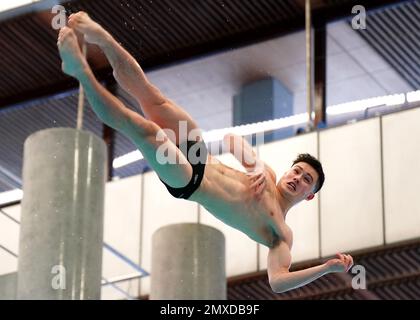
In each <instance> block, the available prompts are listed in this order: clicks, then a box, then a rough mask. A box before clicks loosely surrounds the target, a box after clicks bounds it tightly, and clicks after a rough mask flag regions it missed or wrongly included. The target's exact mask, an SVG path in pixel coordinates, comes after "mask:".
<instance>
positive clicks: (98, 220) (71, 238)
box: [17, 128, 107, 300]
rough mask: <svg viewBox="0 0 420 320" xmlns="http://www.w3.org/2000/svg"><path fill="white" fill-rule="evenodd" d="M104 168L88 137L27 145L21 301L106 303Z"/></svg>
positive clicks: (60, 131) (71, 133) (66, 131)
mask: <svg viewBox="0 0 420 320" xmlns="http://www.w3.org/2000/svg"><path fill="white" fill-rule="evenodd" d="M106 162H107V157H106V146H105V143H104V142H103V140H102V139H100V138H98V137H97V136H95V135H93V134H91V133H89V132H86V131H78V130H75V129H71V128H54V129H47V130H42V131H39V132H36V133H34V134H32V135H31V136H30V137H29V138H27V140H26V141H25V146H24V164H23V200H22V217H21V230H20V242H19V259H18V280H17V282H18V285H17V299H48V300H61V299H63V300H64V299H65V300H67V299H100V292H101V275H102V243H103V212H104V191H105V182H106V172H107V171H106V168H107V166H106Z"/></svg>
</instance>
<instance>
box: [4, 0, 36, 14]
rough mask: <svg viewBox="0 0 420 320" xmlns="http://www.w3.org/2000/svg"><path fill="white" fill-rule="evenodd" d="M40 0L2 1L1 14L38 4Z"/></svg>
mask: <svg viewBox="0 0 420 320" xmlns="http://www.w3.org/2000/svg"><path fill="white" fill-rule="evenodd" d="M38 1H40V0H1V1H0V12H1V11H7V10H11V9H15V8H17V7H22V6H24V5H27V4H30V3H33V2H38Z"/></svg>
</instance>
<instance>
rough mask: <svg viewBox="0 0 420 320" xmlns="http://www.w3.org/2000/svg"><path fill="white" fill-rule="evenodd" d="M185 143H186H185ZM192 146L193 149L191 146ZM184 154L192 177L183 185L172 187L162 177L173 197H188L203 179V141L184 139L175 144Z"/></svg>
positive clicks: (205, 158)
mask: <svg viewBox="0 0 420 320" xmlns="http://www.w3.org/2000/svg"><path fill="white" fill-rule="evenodd" d="M185 144H186V145H185ZM193 146H194V148H193V150H191V148H192V147H193ZM177 147H178V148H179V149H180V150H181V151H182V152H183V153H184V155H185V156H186V158H187V160H188V162H189V163H190V164H191V167H192V177H191V180H190V182H188V184H187V185H186V186H185V187H181V188H173V187H171V186H169V185H168V184H166V183H165V182H164V181H163V180H162V179H160V181H162V183H163V184H164V185H165V186H166V189H168V191H169V193H170V194H171V195H172V196H174V197H175V198H182V199H188V198H189V197H190V196H191V195H192V194H193V193H194V192H195V190H197V189H198V187H199V186H200V183H201V181H202V180H203V176H204V170H205V167H206V161H207V147H206V144H205V143H204V141H198V142H197V141H191V140H188V141H185V142H184V143H183V144H181V146H177Z"/></svg>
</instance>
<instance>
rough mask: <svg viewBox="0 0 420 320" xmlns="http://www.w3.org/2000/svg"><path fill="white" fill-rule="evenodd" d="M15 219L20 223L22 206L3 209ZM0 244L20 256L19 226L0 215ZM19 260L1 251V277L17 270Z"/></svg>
mask: <svg viewBox="0 0 420 320" xmlns="http://www.w3.org/2000/svg"><path fill="white" fill-rule="evenodd" d="M1 210H2V211H3V212H5V213H6V214H7V215H9V216H11V217H12V218H13V219H15V220H17V221H20V205H15V206H10V207H7V208H3V209H1ZM0 244H1V245H2V246H4V247H6V248H7V249H9V250H10V251H12V252H13V253H15V254H17V255H19V225H18V224H17V223H16V222H14V221H12V220H11V219H9V218H7V217H6V216H5V215H3V214H0ZM17 262H18V261H17V258H16V257H14V256H13V255H11V254H9V253H7V252H6V251H4V250H2V249H0V275H2V274H6V273H11V272H15V271H16V270H17Z"/></svg>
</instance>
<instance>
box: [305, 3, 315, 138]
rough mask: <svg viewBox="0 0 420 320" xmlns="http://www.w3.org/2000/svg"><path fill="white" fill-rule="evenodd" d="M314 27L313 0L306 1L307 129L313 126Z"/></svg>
mask: <svg viewBox="0 0 420 320" xmlns="http://www.w3.org/2000/svg"><path fill="white" fill-rule="evenodd" d="M311 33H312V28H311V0H306V2H305V39H306V107H307V111H308V124H307V130H310V129H311V128H312V109H313V108H312V36H311Z"/></svg>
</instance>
